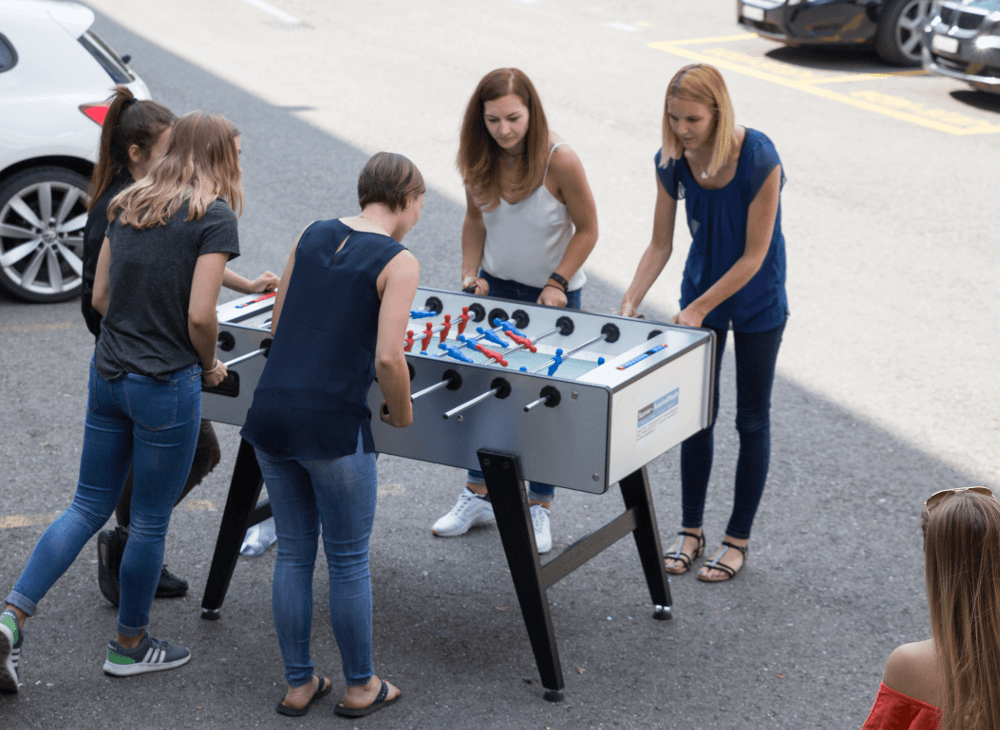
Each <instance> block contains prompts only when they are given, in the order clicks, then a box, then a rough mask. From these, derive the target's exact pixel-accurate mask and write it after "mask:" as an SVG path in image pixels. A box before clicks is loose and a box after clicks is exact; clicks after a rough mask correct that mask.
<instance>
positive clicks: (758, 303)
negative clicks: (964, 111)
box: [621, 64, 788, 582]
mask: <svg viewBox="0 0 1000 730" xmlns="http://www.w3.org/2000/svg"><path fill="white" fill-rule="evenodd" d="M655 159H656V177H657V195H656V211H655V214H654V219H653V238H652V241H651V242H650V244H649V246H648V247H647V249H646V251H645V253H644V254H643V256H642V259H641V260H640V262H639V267H638V269H637V270H636V273H635V277H634V278H633V280H632V284H631V286H629V288H628V291H627V292H626V293H625V297H624V299H623V301H622V306H621V313H622V314H624V315H627V316H635V315H636V308H637V307H638V306H639V304H640V303H641V302H642V300H643V297H644V296H645V295H646V293H647V292H648V291H649V288H650V287H651V286H652V285H653V282H654V281H656V278H657V277H658V276H659V275H660V272H661V271H662V270H663V267H664V266H665V265H666V263H667V261H668V260H669V258H670V254H671V251H672V250H673V234H674V218H675V214H676V211H677V201H678V200H681V199H683V200H684V201H685V212H686V214H687V222H688V228H689V230H690V231H691V237H692V242H691V248H690V250H689V253H688V259H687V264H686V265H685V267H684V278H683V281H682V284H681V300H680V306H681V311H680V312H679V313H678V314H677V315H676V316H675V317H674V318H673V320H672V321H673V322H674V323H676V324H682V325H687V326H690V327H708V328H711V329H713V330H714V331H715V333H716V338H717V339H716V355H715V398H714V413H713V414H712V419H713V423H714V420H715V416H716V415H717V414H718V409H719V371H720V367H721V363H722V353H723V350H724V349H725V345H726V336H727V334H728V331H729V329H730V327H731V328H732V330H733V340H734V346H735V352H736V430H737V431H738V432H739V436H740V451H739V458H738V461H737V464H736V488H735V499H734V503H733V511H732V514H731V516H730V519H729V525H728V527H727V528H726V536H725V539H724V540H723V542H722V546H721V547H720V548H719V550H718V551H717V552H716V553H715V555H714V557H713V558H712V560H711V562H707V563H705V564H704V565H703V566H702V568H701V570H700V571H699V572H698V578H699V580H703V581H708V582H718V581H724V580H729V579H730V578H732V577H734V576H735V575H736V573H737V571H739V570H740V569H741V568H742V567H743V565H744V564H745V563H746V558H747V543H748V542H749V538H750V530H751V527H752V525H753V518H754V515H755V514H756V512H757V507H758V505H759V504H760V499H761V495H762V494H763V492H764V484H765V482H766V480H767V470H768V462H769V459H770V452H771V436H770V407H771V387H772V384H773V382H774V371H775V362H776V360H777V357H778V348H779V346H780V345H781V336H782V333H783V331H784V328H785V320H786V319H787V317H788V298H787V296H786V294H785V239H784V237H783V236H782V233H781V205H780V193H781V188H782V185H783V184H784V181H785V176H784V172H783V171H782V166H781V160H779V159H778V153H777V151H776V150H775V149H774V145H773V144H772V143H771V140H770V139H768V138H767V137H766V136H765V135H764V134H762V133H761V132H758V131H756V130H754V129H748V128H745V127H739V126H736V125H735V123H734V120H733V108H732V103H731V101H730V99H729V92H728V91H727V90H726V84H725V81H723V79H722V75H721V74H720V73H719V71H718V69H716V68H714V67H713V66H709V65H707V64H693V65H690V66H685V67H684V68H682V69H681V70H680V71H678V72H677V74H676V75H675V76H674V78H673V79H671V81H670V84H669V85H668V86H667V95H666V108H665V111H664V117H663V148H662V149H661V150H660V151H659V152H657V153H656V158H655ZM712 446H713V444H712V426H709V427H708V428H707V429H704V430H703V431H700V432H698V433H697V434H695V435H694V436H692V437H690V438H689V439H687V440H686V441H685V442H684V443H683V445H682V446H681V491H682V511H683V516H682V522H681V527H682V529H681V531H680V532H679V533H678V535H679V537H678V540H677V542H676V543H675V544H674V546H673V547H672V548H670V549H669V550H668V551H667V553H666V555H665V556H664V557H665V559H666V567H667V570H668V571H669V572H671V573H684V572H687V571H688V570H689V569H690V567H691V562H692V561H693V560H694V559H696V558H698V557H700V556H701V555H702V553H703V552H704V550H705V536H704V535H703V534H702V514H703V511H704V507H705V492H706V490H707V488H708V480H709V476H710V474H711V469H712V453H713V448H712Z"/></svg>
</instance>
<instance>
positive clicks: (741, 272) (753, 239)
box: [672, 165, 781, 327]
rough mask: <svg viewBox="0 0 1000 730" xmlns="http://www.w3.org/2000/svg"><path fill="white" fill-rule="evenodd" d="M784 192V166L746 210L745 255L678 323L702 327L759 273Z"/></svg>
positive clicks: (768, 179)
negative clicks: (782, 171) (723, 304)
mask: <svg viewBox="0 0 1000 730" xmlns="http://www.w3.org/2000/svg"><path fill="white" fill-rule="evenodd" d="M780 193H781V165H776V166H775V168H774V169H773V170H772V171H771V174H769V175H768V176H767V179H766V180H765V181H764V184H763V185H761V187H760V190H758V191H757V195H756V196H755V197H754V199H753V200H752V201H751V202H750V207H749V210H748V211H747V240H746V245H745V247H744V250H743V255H742V256H740V257H739V258H738V259H736V263H734V264H733V265H732V266H731V267H730V268H729V271H727V272H726V273H725V274H723V275H722V278H721V279H719V280H718V281H717V282H715V283H714V284H712V286H710V287H709V289H708V291H706V292H705V293H704V294H702V295H701V296H700V297H698V298H697V299H695V300H694V301H693V302H691V303H690V304H688V305H687V307H685V308H684V309H683V310H682V311H681V312H679V313H678V314H677V315H676V316H675V317H674V318H673V320H672V321H673V322H675V323H676V324H683V325H687V326H689V327H701V323H702V321H703V320H704V319H705V317H707V316H708V313H709V312H711V311H712V310H713V309H715V308H716V307H717V306H719V305H720V304H722V302H724V301H726V300H727V299H729V297H731V296H732V295H733V294H735V293H736V292H738V291H739V290H740V289H742V288H743V287H744V286H746V285H747V282H749V281H750V279H752V278H753V277H754V275H755V274H756V273H757V272H758V271H760V267H761V264H763V263H764V258H765V257H766V256H767V250H768V248H770V246H771V235H772V234H773V233H774V224H775V221H776V220H777V218H778V196H779V194H780Z"/></svg>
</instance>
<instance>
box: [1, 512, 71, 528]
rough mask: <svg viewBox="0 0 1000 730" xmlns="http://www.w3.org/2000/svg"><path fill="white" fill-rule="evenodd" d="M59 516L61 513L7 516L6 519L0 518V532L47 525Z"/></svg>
mask: <svg viewBox="0 0 1000 730" xmlns="http://www.w3.org/2000/svg"><path fill="white" fill-rule="evenodd" d="M61 514H62V512H53V513H52V514H50V515H8V516H7V517H0V530H7V529H10V528H11V527H34V526H35V525H49V524H51V523H52V522H54V521H55V519H56V517H58V516H59V515H61Z"/></svg>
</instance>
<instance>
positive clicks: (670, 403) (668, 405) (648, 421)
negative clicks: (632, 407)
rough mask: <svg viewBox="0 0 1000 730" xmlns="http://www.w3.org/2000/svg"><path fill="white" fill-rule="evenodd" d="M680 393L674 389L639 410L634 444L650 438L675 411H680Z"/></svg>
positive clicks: (675, 413) (679, 390) (677, 389)
mask: <svg viewBox="0 0 1000 730" xmlns="http://www.w3.org/2000/svg"><path fill="white" fill-rule="evenodd" d="M680 393H681V389H680V388H674V389H673V390H671V391H670V392H669V393H667V394H666V395H664V396H661V397H659V398H657V399H656V400H655V401H653V402H652V403H650V404H648V405H645V406H643V407H642V408H640V409H639V419H638V422H639V423H638V430H637V431H636V443H638V442H640V441H642V440H643V439H646V438H649V437H650V436H652V435H653V434H654V433H656V430H657V428H658V427H659V426H660V425H661V424H662V423H663V422H664V421H666V420H667V419H669V418H671V417H673V416H675V415H677V411H678V410H679V409H680Z"/></svg>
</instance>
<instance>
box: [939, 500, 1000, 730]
mask: <svg viewBox="0 0 1000 730" xmlns="http://www.w3.org/2000/svg"><path fill="white" fill-rule="evenodd" d="M924 554H925V558H926V577H927V600H928V603H929V604H930V614H931V628H932V630H933V636H934V645H935V647H936V649H937V652H938V666H939V670H940V676H941V685H942V688H943V701H942V703H941V727H943V728H949V730H992V729H993V728H996V727H997V722H998V721H1000V503H998V502H997V501H996V500H995V499H993V498H992V497H986V496H984V495H981V494H976V493H974V492H959V493H956V494H953V495H952V496H951V497H949V498H948V499H946V500H945V501H943V502H942V503H940V504H938V505H937V506H936V507H934V508H933V509H932V510H931V512H930V514H929V515H927V514H926V513H925V519H924Z"/></svg>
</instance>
